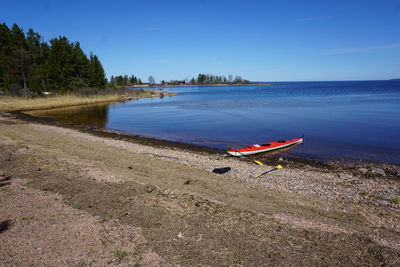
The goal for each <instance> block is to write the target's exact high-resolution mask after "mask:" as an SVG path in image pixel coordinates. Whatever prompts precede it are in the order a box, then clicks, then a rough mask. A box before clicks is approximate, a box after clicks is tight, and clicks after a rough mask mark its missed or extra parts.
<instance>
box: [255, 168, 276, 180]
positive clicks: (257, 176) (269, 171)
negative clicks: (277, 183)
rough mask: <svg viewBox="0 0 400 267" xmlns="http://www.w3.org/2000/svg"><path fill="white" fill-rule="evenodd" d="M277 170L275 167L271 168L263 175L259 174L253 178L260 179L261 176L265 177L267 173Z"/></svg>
mask: <svg viewBox="0 0 400 267" xmlns="http://www.w3.org/2000/svg"><path fill="white" fill-rule="evenodd" d="M277 169H278V167H275V168H273V169H272V170H269V171H266V172H263V173H261V174H259V175H256V176H255V177H254V178H259V177H261V176H263V175H265V174H267V173H270V172H273V171H275V170H277Z"/></svg>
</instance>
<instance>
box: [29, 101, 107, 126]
mask: <svg viewBox="0 0 400 267" xmlns="http://www.w3.org/2000/svg"><path fill="white" fill-rule="evenodd" d="M109 106H110V105H108V104H107V105H105V104H101V105H90V106H79V108H77V107H67V108H57V109H52V110H39V111H31V112H29V113H30V114H31V115H34V116H38V117H49V118H53V119H56V120H60V121H64V122H68V123H73V124H78V125H90V126H96V127H100V128H105V127H106V124H107V122H108V112H109Z"/></svg>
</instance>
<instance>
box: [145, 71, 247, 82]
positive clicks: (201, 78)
mask: <svg viewBox="0 0 400 267" xmlns="http://www.w3.org/2000/svg"><path fill="white" fill-rule="evenodd" d="M150 77H152V76H150ZM150 77H149V83H150V84H151V82H150ZM153 80H154V78H153ZM160 83H161V84H170V85H179V84H182V85H183V84H188V85H206V84H248V83H251V82H250V81H249V80H245V79H242V77H240V76H238V75H236V76H233V75H229V76H228V78H227V77H225V76H224V75H220V76H219V75H212V74H203V73H200V74H199V75H197V77H193V78H191V79H187V78H186V79H184V80H171V81H169V82H167V81H164V80H162V81H161V82H160Z"/></svg>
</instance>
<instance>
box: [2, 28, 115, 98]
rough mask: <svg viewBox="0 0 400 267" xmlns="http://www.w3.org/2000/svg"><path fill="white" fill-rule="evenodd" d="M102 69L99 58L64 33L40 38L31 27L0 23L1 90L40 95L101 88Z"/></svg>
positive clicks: (102, 85) (102, 86) (103, 81)
mask: <svg viewBox="0 0 400 267" xmlns="http://www.w3.org/2000/svg"><path fill="white" fill-rule="evenodd" d="M106 84H107V79H106V77H105V72H104V69H103V66H102V64H101V62H100V60H99V58H98V57H97V56H96V55H94V54H92V53H90V54H89V55H86V54H85V53H84V52H83V50H82V49H81V47H80V44H79V42H71V41H70V40H68V39H67V38H66V37H64V36H60V37H58V38H53V39H51V40H50V41H49V42H45V41H43V36H42V35H41V34H39V33H38V32H35V31H34V30H32V29H29V30H28V31H27V32H26V33H25V32H24V31H23V30H22V29H21V28H20V27H19V26H18V25H17V24H14V25H13V26H12V27H11V28H9V27H8V26H7V25H6V24H5V23H3V24H0V91H8V92H11V93H13V94H25V95H29V94H40V93H43V92H45V91H60V92H67V91H73V90H76V89H78V88H82V87H90V88H96V89H98V88H104V87H105V86H106Z"/></svg>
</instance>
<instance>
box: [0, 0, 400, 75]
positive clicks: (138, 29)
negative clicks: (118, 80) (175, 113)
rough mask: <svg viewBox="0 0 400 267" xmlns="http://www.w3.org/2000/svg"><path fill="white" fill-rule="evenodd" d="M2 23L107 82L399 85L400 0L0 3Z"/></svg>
mask: <svg viewBox="0 0 400 267" xmlns="http://www.w3.org/2000/svg"><path fill="white" fill-rule="evenodd" d="M0 6H1V7H0V22H5V23H7V24H8V25H9V26H11V25H12V23H14V22H15V23H17V24H18V25H19V26H21V27H22V28H23V29H24V30H25V31H26V30H28V29H29V28H33V29H34V30H35V31H38V32H39V33H41V34H42V35H43V36H44V37H45V40H49V39H51V38H53V37H58V36H60V35H63V36H66V37H68V38H69V39H70V40H72V41H79V42H80V43H81V46H82V48H83V49H84V50H85V52H87V53H89V52H90V51H92V52H93V53H95V54H97V55H98V56H99V58H100V60H101V61H102V63H103V67H104V69H105V71H106V73H107V76H108V77H109V76H111V75H118V74H128V75H130V74H135V75H137V76H139V77H140V78H142V79H143V80H144V81H147V77H148V76H149V75H153V76H154V77H155V78H156V80H157V81H159V80H161V79H164V80H170V79H184V78H186V77H188V78H190V77H193V76H197V74H198V73H210V74H216V75H226V76H227V75H228V74H233V75H241V76H242V77H243V78H246V79H250V80H254V81H313V80H375V79H390V78H399V77H400V1H397V0H393V1H390V0H381V1H377V0H374V1H369V0H315V1H311V0H310V1H309V0H296V1H295V0H292V1H288V0H281V1H266V0H265V1H253V0H247V1H246V0H229V1H225V0H186V1H169V0H131V1H119V0H114V1H99V0H98V1H92V0H91V1H89V0H80V1H79V0H68V1H67V0H65V1H56V0H53V1H52V0H47V1H40V0H36V1H28V0H25V1H19V0H1V5H0Z"/></svg>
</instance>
